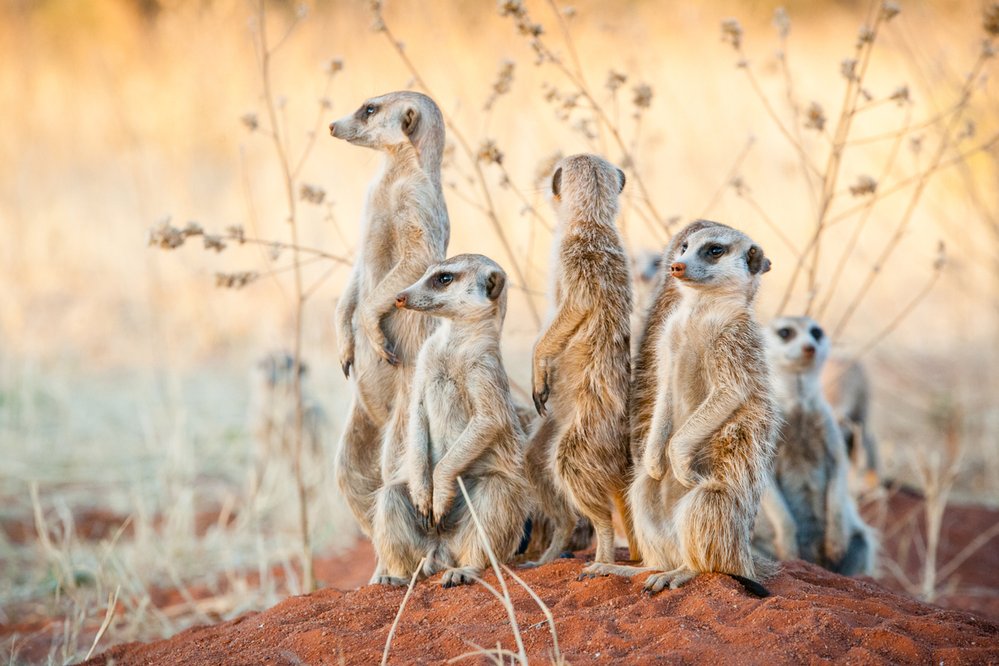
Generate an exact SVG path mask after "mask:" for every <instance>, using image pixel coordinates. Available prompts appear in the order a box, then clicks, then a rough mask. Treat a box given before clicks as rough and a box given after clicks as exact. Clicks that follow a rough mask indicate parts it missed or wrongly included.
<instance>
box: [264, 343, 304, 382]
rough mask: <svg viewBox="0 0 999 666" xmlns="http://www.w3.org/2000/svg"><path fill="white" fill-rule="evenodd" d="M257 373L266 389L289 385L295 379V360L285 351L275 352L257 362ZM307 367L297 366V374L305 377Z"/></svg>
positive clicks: (301, 363) (301, 364)
mask: <svg viewBox="0 0 999 666" xmlns="http://www.w3.org/2000/svg"><path fill="white" fill-rule="evenodd" d="M257 371H258V373H259V376H260V378H261V380H263V383H264V384H265V385H266V386H267V387H268V388H274V387H276V386H284V385H290V384H291V383H292V380H293V379H294V377H295V358H294V357H293V356H292V355H291V354H289V353H288V352H287V351H276V352H272V353H270V354H268V355H267V356H264V357H263V358H262V359H260V360H259V361H257ZM307 372H308V366H306V364H305V363H304V362H300V363H299V364H298V374H299V375H300V376H303V377H304V376H305V374H306V373H307Z"/></svg>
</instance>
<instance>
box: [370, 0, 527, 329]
mask: <svg viewBox="0 0 999 666" xmlns="http://www.w3.org/2000/svg"><path fill="white" fill-rule="evenodd" d="M375 18H376V19H377V20H378V21H379V22H380V25H381V32H382V33H384V35H385V37H386V39H388V41H389V44H391V46H392V49H393V50H394V51H395V52H396V54H397V55H398V56H399V59H400V60H402V63H403V64H404V65H405V66H406V69H407V70H409V74H410V76H412V77H413V81H414V82H415V83H416V85H417V86H419V87H420V88H422V89H423V90H425V91H426V93H427V94H428V95H430V96H431V97H434V98H435V99H436V97H435V95H434V94H433V92H432V90H431V88H430V86H428V85H427V82H426V81H425V80H424V78H423V77H422V76H421V75H420V72H419V70H417V69H416V65H414V64H413V61H412V60H410V58H409V56H408V55H407V54H406V51H405V49H403V48H402V44H401V43H400V42H399V40H397V39H396V38H395V35H394V34H393V33H392V30H391V28H389V25H388V23H387V22H386V21H385V17H384V15H383V14H382V13H381V9H380V8H376V9H375ZM441 115H443V117H444V122H445V123H446V124H447V128H448V129H449V130H450V131H451V135H452V136H453V137H454V138H455V140H457V142H458V145H459V146H461V150H462V152H463V153H465V156H466V157H467V158H468V160H469V162H470V163H471V164H472V169H473V170H474V171H475V179H476V181H477V182H478V184H479V190H480V192H481V194H482V198H483V201H484V202H485V206H484V208H485V214H486V218H487V219H488V220H489V222H490V224H491V225H492V227H493V231H495V232H496V236H497V237H498V238H499V241H500V244H501V245H502V246H503V250H504V251H505V252H506V255H507V257H508V258H509V259H510V265H511V266H512V268H513V272H514V273H515V274H516V276H517V279H518V280H519V281H520V282H521V283H522V284H527V279H526V276H525V275H524V272H523V270H522V269H521V266H520V262H519V261H518V260H517V255H516V254H514V251H513V247H512V246H511V245H510V241H509V239H508V238H507V236H506V232H505V231H503V225H502V224H500V219H499V214H498V213H497V212H496V205H495V203H494V202H493V197H492V192H491V191H490V189H489V181H488V180H486V176H485V173H484V172H483V170H482V165H481V164H480V163H479V160H478V155H477V153H476V151H475V150H473V148H472V145H471V144H470V143H469V142H468V140H467V139H466V138H465V135H464V133H463V132H462V131H461V129H460V128H459V127H458V125H457V123H455V122H454V120H453V119H452V118H451V116H450V114H448V113H447V112H446V111H444V109H443V108H441ZM526 300H527V305H528V309H529V310H530V312H531V317H532V318H533V319H534V323H535V325H537V326H540V325H541V315H540V314H539V313H538V308H537V305H536V304H535V303H534V299H532V298H527V299H526Z"/></svg>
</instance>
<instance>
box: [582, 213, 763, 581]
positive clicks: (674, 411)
mask: <svg viewBox="0 0 999 666" xmlns="http://www.w3.org/2000/svg"><path fill="white" fill-rule="evenodd" d="M694 225H695V226H694V227H691V228H688V229H686V230H684V231H683V232H681V234H680V236H679V238H678V239H677V242H675V243H672V244H671V247H670V248H669V250H668V252H670V253H671V254H668V255H667V257H666V262H668V264H667V265H668V266H669V267H670V273H671V277H670V280H671V281H672V283H673V284H672V286H671V287H669V288H671V289H675V294H674V295H673V296H672V298H671V300H672V302H671V303H669V307H668V308H667V309H666V310H667V311H666V313H665V315H664V317H665V318H664V320H663V321H662V322H660V323H659V325H658V327H657V328H658V332H657V333H656V334H655V340H654V345H655V350H656V363H655V365H656V372H655V396H656V400H655V407H654V409H653V412H652V418H651V422H650V423H649V424H648V426H647V427H645V430H646V432H647V436H646V441H645V444H644V446H643V447H642V457H641V459H640V462H637V463H636V466H635V479H634V481H633V483H632V486H631V491H630V495H629V498H630V502H631V508H632V515H633V516H634V519H635V535H636V538H637V540H638V544H639V549H640V550H641V553H642V559H643V566H642V567H620V566H616V565H611V566H609V567H607V566H601V565H591V567H589V568H588V569H584V573H585V574H590V575H596V574H603V573H621V574H624V575H629V576H633V575H636V574H638V573H641V572H651V575H650V576H649V577H648V579H647V580H646V582H645V587H646V589H647V590H648V591H650V592H658V591H660V590H662V589H664V588H666V587H670V588H676V587H678V586H680V585H682V584H684V583H685V582H687V581H688V580H690V579H692V578H693V577H695V576H696V575H697V574H698V573H702V572H720V573H726V574H729V575H732V576H733V577H735V578H736V579H737V580H739V581H740V582H742V584H743V585H744V586H746V588H747V589H748V590H750V591H751V592H754V593H756V594H759V595H766V594H767V592H766V590H765V589H764V588H763V587H762V586H760V585H759V583H757V582H756V581H755V580H754V579H756V578H757V577H758V576H759V575H760V574H762V573H764V572H763V571H761V568H760V566H759V563H758V562H757V561H756V560H755V558H754V556H753V552H752V548H751V536H752V528H753V522H754V520H755V518H756V514H757V511H758V510H759V503H760V496H761V494H762V491H763V489H764V487H765V486H766V483H767V479H768V472H769V466H770V464H771V462H772V458H773V450H774V440H775V439H776V435H777V424H778V415H777V407H776V404H775V401H774V397H773V393H774V391H773V387H772V385H771V378H770V372H769V367H768V364H767V359H766V356H765V354H764V350H763V338H762V333H761V331H760V328H759V325H758V324H757V323H756V320H755V318H754V314H753V301H754V298H755V295H756V291H757V288H758V286H759V278H760V275H761V274H762V273H764V272H766V271H767V270H768V269H769V264H770V262H769V260H767V259H766V258H765V257H764V255H763V251H762V250H761V249H760V247H759V246H757V245H755V244H754V243H753V242H752V240H751V239H749V238H748V237H747V236H746V235H745V234H743V233H741V232H739V231H736V230H735V229H732V228H730V227H726V226H723V225H718V224H714V223H710V224H704V223H700V222H697V223H694ZM691 229H696V230H694V231H691ZM666 262H664V263H666ZM654 310H655V308H653V311H654Z"/></svg>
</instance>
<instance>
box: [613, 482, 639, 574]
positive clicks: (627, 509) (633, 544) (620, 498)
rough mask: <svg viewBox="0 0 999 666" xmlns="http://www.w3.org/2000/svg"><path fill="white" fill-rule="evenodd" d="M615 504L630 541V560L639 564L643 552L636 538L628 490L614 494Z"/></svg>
mask: <svg viewBox="0 0 999 666" xmlns="http://www.w3.org/2000/svg"><path fill="white" fill-rule="evenodd" d="M614 504H615V505H616V506H617V511H618V513H619V514H620V515H621V522H622V523H623V524H624V534H625V536H626V537H627V539H628V559H629V560H631V561H633V562H639V561H641V559H642V552H641V549H640V548H639V546H638V539H636V538H635V521H634V516H632V514H631V504H630V503H629V502H628V497H627V489H622V490H621V492H618V493H615V494H614Z"/></svg>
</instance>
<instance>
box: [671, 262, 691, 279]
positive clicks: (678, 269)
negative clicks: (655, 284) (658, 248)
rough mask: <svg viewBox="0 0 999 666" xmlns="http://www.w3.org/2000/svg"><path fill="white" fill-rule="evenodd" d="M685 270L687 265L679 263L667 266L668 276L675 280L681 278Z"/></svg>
mask: <svg viewBox="0 0 999 666" xmlns="http://www.w3.org/2000/svg"><path fill="white" fill-rule="evenodd" d="M686 270H687V264H685V263H683V262H681V261H674V262H673V263H672V264H670V266H669V274H670V275H672V276H673V277H675V278H682V277H683V274H684V271H686Z"/></svg>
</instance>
